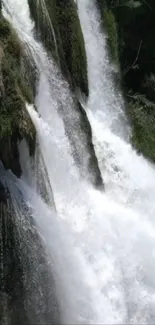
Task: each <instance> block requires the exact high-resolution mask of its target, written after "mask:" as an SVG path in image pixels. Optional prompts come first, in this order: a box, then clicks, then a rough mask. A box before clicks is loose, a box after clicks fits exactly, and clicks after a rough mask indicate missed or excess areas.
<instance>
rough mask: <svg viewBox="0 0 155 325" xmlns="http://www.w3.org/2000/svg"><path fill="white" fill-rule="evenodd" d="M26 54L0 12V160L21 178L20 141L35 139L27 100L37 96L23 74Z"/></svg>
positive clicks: (30, 100) (29, 100)
mask: <svg viewBox="0 0 155 325" xmlns="http://www.w3.org/2000/svg"><path fill="white" fill-rule="evenodd" d="M23 53H24V51H23V48H22V46H21V43H20V41H19V39H18V37H17V35H16V33H15V31H14V30H13V29H12V27H11V26H10V24H9V23H8V22H7V21H6V20H5V19H4V17H3V16H2V14H1V13H0V147H1V149H0V159H1V160H2V161H3V163H4V165H5V166H6V167H7V168H11V169H12V170H13V171H14V172H15V173H16V174H18V175H19V174H20V166H19V159H18V153H17V151H18V150H17V142H18V140H19V139H21V138H22V137H25V138H26V139H27V140H28V141H29V142H30V141H32V142H33V141H34V139H35V131H34V127H33V125H32V123H31V121H30V119H29V117H28V114H27V113H26V110H25V101H27V102H32V101H33V98H34V94H33V91H32V87H31V82H30V80H28V78H25V76H24V74H23V69H22V65H21V62H22V60H23V57H24V56H23ZM4 148H5V149H4Z"/></svg>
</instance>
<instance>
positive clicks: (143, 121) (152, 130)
mask: <svg viewBox="0 0 155 325" xmlns="http://www.w3.org/2000/svg"><path fill="white" fill-rule="evenodd" d="M128 113H129V117H130V119H131V124H132V128H133V132H132V143H133V145H134V146H135V148H136V149H137V150H138V151H139V152H142V153H143V154H144V155H145V156H146V157H148V158H149V159H150V160H151V161H153V162H155V104H154V103H152V102H150V101H148V100H147V98H146V96H145V95H139V94H134V95H133V96H130V101H129V105H128Z"/></svg>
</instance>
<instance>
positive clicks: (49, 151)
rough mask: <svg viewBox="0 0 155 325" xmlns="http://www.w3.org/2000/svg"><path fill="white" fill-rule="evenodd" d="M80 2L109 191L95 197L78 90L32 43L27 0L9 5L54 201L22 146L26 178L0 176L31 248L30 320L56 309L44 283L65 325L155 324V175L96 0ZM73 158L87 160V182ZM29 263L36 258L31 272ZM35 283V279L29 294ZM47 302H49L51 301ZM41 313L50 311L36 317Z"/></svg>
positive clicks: (89, 106)
mask: <svg viewBox="0 0 155 325" xmlns="http://www.w3.org/2000/svg"><path fill="white" fill-rule="evenodd" d="M77 4H78V13H79V17H80V21H81V26H82V29H83V34H84V39H85V46H86V52H87V60H88V78H89V89H90V96H89V99H88V102H86V103H85V102H83V103H82V105H83V107H84V109H85V110H86V114H87V116H88V118H89V121H90V123H91V127H92V131H93V143H94V147H95V151H96V155H97V157H98V161H99V165H100V169H101V172H102V175H103V178H104V182H105V191H104V192H102V191H97V190H96V189H95V188H94V187H93V185H92V182H90V178H89V175H88V174H89V173H88V168H87V160H88V152H87V151H86V146H85V143H84V141H83V135H82V136H81V135H80V134H79V132H78V129H77V128H76V130H77V132H74V131H75V130H74V127H75V125H76V124H77V123H78V121H79V120H78V116H77V112H76V110H75V109H73V107H74V100H73V97H72V94H71V91H70V90H69V87H68V84H67V82H66V81H65V80H64V79H63V78H62V76H61V74H60V72H59V70H58V69H57V67H56V65H55V63H54V61H53V60H52V59H51V58H49V57H48V56H47V54H46V51H45V49H44V48H43V46H42V44H41V43H39V41H37V40H36V39H35V38H34V34H33V28H34V24H33V22H32V21H31V19H30V14H29V8H28V4H27V0H22V1H17V0H5V6H4V7H3V13H4V15H5V16H6V17H7V19H9V20H10V22H11V23H12V24H13V26H14V28H15V29H16V30H17V32H18V35H19V37H20V39H21V41H22V42H23V43H24V44H26V47H25V50H27V49H29V51H28V54H29V55H30V54H31V56H32V57H33V59H34V61H35V63H36V66H37V69H38V73H39V81H38V85H37V95H36V102H35V106H36V107H37V111H36V110H35V107H34V106H33V105H26V107H27V110H28V112H29V114H30V116H31V119H32V121H33V123H34V125H35V128H36V131H37V141H38V145H39V151H40V152H41V155H42V157H43V163H41V164H39V165H38V166H37V168H40V169H41V171H42V170H44V171H45V170H46V172H44V177H43V178H44V181H45V183H46V186H45V187H46V188H47V192H48V195H49V197H50V199H49V200H45V199H44V197H43V196H42V193H41V192H40V191H38V186H37V181H36V178H38V177H40V176H39V173H38V172H37V173H34V166H33V164H32V163H31V159H30V157H29V155H28V151H26V148H25V144H24V143H23V142H22V143H21V144H20V145H19V152H20V161H21V166H22V170H23V175H22V177H21V179H17V178H16V177H15V176H14V175H12V173H11V172H7V171H4V168H3V167H1V174H0V177H1V179H2V183H3V185H5V186H6V187H7V188H8V189H9V193H10V197H11V202H12V204H13V206H14V210H15V220H16V228H17V230H18V236H19V239H18V241H19V242H20V244H21V245H22V247H23V245H24V244H25V245H26V247H27V249H26V252H25V254H24V257H23V259H22V262H23V264H24V265H23V268H24V272H25V273H26V274H27V276H26V280H25V284H24V285H25V287H28V290H27V297H30V299H28V298H27V300H26V302H27V314H28V316H29V319H30V324H33V323H34V320H35V322H36V320H37V322H38V323H39V322H40V324H46V323H49V318H50V315H51V314H50V312H51V309H50V306H48V307H49V311H47V310H46V307H47V306H46V298H45V297H46V290H45V291H44V292H43V293H42V291H43V289H44V279H46V281H45V282H46V283H45V287H48V284H49V291H48V294H49V295H50V291H51V292H53V287H54V293H55V294H56V297H57V299H56V302H57V304H58V307H59V308H58V309H60V311H59V310H58V314H59V313H60V315H59V317H60V319H61V323H62V324H73V323H74V324H154V320H155V310H154V304H155V278H154V265H155V250H154V247H155V230H154V213H155V205H154V195H155V184H154V175H155V168H154V166H153V165H152V164H150V163H149V162H148V161H147V160H145V159H144V157H143V156H140V155H138V154H137V153H136V151H135V150H133V148H132V146H131V144H130V142H129V136H130V128H129V127H128V123H127V120H126V116H125V109H124V102H123V98H122V95H121V93H119V91H116V89H115V84H114V81H113V78H112V74H113V66H112V64H111V63H110V60H109V58H108V52H107V47H106V35H105V33H104V32H103V31H102V29H101V27H100V17H99V13H98V12H97V9H96V6H95V0H85V1H84V0H78V1H77ZM81 101H82V98H81ZM67 117H68V120H67V122H66V119H67ZM66 123H67V126H68V127H69V134H70V136H71V138H72V140H74V141H73V142H74V144H75V146H73V147H72V141H70V136H69V135H68V134H67V132H66V128H65V125H66ZM74 150H75V151H76V154H75V153H74ZM76 155H79V156H82V162H83V165H82V166H83V168H82V175H83V176H84V177H81V172H80V168H79V165H78V163H77V160H76V159H75V156H76ZM37 164H38V163H37ZM37 170H38V169H37ZM31 228H32V229H35V236H34V246H35V245H39V244H37V243H38V242H39V243H40V245H41V248H42V254H43V255H44V260H46V263H45V262H44V263H45V264H46V267H47V266H48V267H47V268H46V272H45V276H44V277H43V279H41V276H39V272H40V270H42V272H41V275H43V273H44V268H43V267H42V266H41V265H40V262H39V256H38V255H39V249H37V248H36V249H35V250H33V249H32V247H33V240H32V238H33V236H29V235H27V234H29V232H27V231H26V229H29V231H30V232H31ZM36 237H37V240H36ZM23 243H24V244H23ZM37 247H38V246H37ZM31 249H32V252H31ZM23 251H24V247H23ZM29 254H30V257H29ZM21 255H22V254H21ZM26 256H28V257H27V259H28V260H29V258H30V260H29V263H28V265H29V272H28V270H27V263H26V262H24V261H27V259H26ZM32 262H33V263H32ZM44 263H43V264H44ZM31 264H32V265H31ZM47 269H48V270H47ZM49 270H50V271H49ZM50 272H51V276H50ZM46 274H48V276H47V278H46ZM29 278H32V280H33V281H32V283H33V284H34V286H33V287H32V288H31V287H30V285H29V281H28V279H29ZM46 289H47V288H46ZM39 293H40V295H39ZM38 295H39V297H40V299H41V301H40V302H39V298H38ZM44 299H45V300H44ZM47 300H48V304H50V301H51V300H50V299H47ZM33 305H34V309H35V311H36V313H35V312H34V310H33ZM40 306H42V308H43V310H44V312H42V313H41V314H38V316H37V319H35V314H37V311H38V310H39V307H40ZM52 308H53V306H52ZM47 309H48V308H47ZM46 314H48V318H46V317H45V316H46ZM38 319H39V321H38ZM57 322H58V323H59V321H57V320H56V321H55V323H57Z"/></svg>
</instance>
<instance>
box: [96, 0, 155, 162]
mask: <svg viewBox="0 0 155 325" xmlns="http://www.w3.org/2000/svg"><path fill="white" fill-rule="evenodd" d="M98 2H99V5H100V9H101V12H102V14H104V15H105V17H106V15H107V13H106V12H108V13H109V12H110V13H112V15H113V16H114V17H115V21H116V29H114V30H113V28H111V26H112V25H113V24H112V22H111V17H110V18H109V17H108V20H107V19H106V25H107V32H108V35H109V39H111V40H112V41H111V45H110V46H111V48H112V45H113V47H114V48H117V49H118V52H117V53H118V56H117V57H118V60H119V63H120V68H121V74H122V87H123V91H124V94H125V96H126V99H127V101H126V102H127V113H128V115H129V117H130V120H131V125H132V128H133V136H132V141H133V144H134V146H135V147H136V148H137V149H138V150H139V151H140V152H142V153H143V154H144V155H145V156H146V157H148V158H149V159H151V160H152V161H154V162H155V149H154V148H155V46H154V35H155V1H154V0H147V1H145V0H105V1H104V0H98ZM104 15H103V16H102V17H104ZM108 26H110V28H109V27H108ZM116 32H117V36H115V35H116ZM115 40H117V41H115ZM115 44H117V45H115Z"/></svg>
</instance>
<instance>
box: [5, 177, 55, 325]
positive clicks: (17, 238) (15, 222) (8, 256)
mask: <svg viewBox="0 0 155 325" xmlns="http://www.w3.org/2000/svg"><path fill="white" fill-rule="evenodd" d="M18 196H20V193H18ZM20 199H21V198H20ZM24 218H25V220H24ZM23 225H24V226H23ZM52 279H53V277H52V274H51V271H50V270H49V266H48V258H47V257H46V253H45V251H44V248H43V246H42V244H41V240H40V238H39V236H38V234H37V231H36V228H35V224H34V223H33V221H32V218H31V215H30V212H29V211H28V209H27V208H26V207H24V204H23V206H20V205H18V203H17V202H16V203H15V201H14V202H13V200H12V199H11V196H10V193H9V191H8V190H7V189H6V188H4V186H3V185H2V183H1V182H0V324H1V325H4V324H7V325H21V324H23V325H24V324H25V325H32V324H40V325H44V324H60V314H59V309H58V304H57V300H56V295H55V285H54V280H52Z"/></svg>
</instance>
